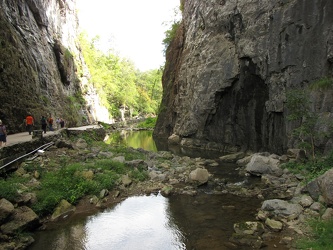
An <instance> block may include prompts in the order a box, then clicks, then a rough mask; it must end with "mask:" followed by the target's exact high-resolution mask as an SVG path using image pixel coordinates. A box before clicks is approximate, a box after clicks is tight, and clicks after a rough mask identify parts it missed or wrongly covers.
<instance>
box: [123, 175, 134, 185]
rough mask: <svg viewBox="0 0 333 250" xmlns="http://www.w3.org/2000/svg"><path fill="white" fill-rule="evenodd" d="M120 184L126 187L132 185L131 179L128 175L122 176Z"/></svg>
mask: <svg viewBox="0 0 333 250" xmlns="http://www.w3.org/2000/svg"><path fill="white" fill-rule="evenodd" d="M121 183H122V184H123V185H124V186H125V187H128V186H129V185H131V184H132V179H131V178H130V177H129V176H128V175H122V176H121Z"/></svg>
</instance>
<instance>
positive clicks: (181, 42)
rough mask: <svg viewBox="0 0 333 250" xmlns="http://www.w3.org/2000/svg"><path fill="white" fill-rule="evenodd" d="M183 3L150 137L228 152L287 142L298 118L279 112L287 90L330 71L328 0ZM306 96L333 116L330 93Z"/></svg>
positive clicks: (332, 6)
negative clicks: (290, 118) (176, 139)
mask: <svg viewBox="0 0 333 250" xmlns="http://www.w3.org/2000/svg"><path fill="white" fill-rule="evenodd" d="M183 7H184V9H183V20H182V23H181V24H180V26H179V28H178V31H177V33H176V36H175V38H174V40H173V41H172V43H171V44H170V46H169V48H168V50H167V53H166V56H167V63H166V66H165V71H164V75H163V89H164V94H163V100H162V104H161V113H160V115H159V117H158V121H157V124H156V128H155V131H154V136H155V137H165V138H167V137H169V136H170V135H173V136H175V135H178V136H179V137H180V138H182V141H184V140H186V143H184V144H182V142H181V144H182V145H184V146H192V147H196V146H200V147H206V148H209V149H218V150H224V151H229V152H232V151H239V150H241V149H242V150H243V151H244V150H247V149H251V150H253V151H270V152H275V153H280V154H281V153H284V152H285V151H286V149H287V148H288V147H293V146H294V145H292V144H293V143H294V142H293V141H291V140H290V139H289V138H288V136H287V135H289V134H290V132H291V131H292V130H293V128H295V127H296V126H298V124H292V123H290V122H288V120H287V118H286V117H287V115H288V111H287V110H286V107H285V101H286V93H287V91H288V90H291V89H294V88H305V87H307V86H308V85H309V83H311V82H313V81H315V80H318V79H321V78H323V77H327V76H329V77H331V76H332V70H333V63H332V61H333V58H332V50H333V48H332V39H333V27H332V23H333V15H332V14H333V2H332V1H329V0H315V1H305V0H301V1H296V0H286V1H272V0H265V1H261V0H254V1H237V0H232V1H217V0H209V1H199V0H185V1H183ZM312 98H313V99H312V100H311V102H312V104H313V109H315V110H316V112H318V113H322V114H326V116H327V117H332V112H333V110H332V105H331V104H332V91H327V92H325V93H319V94H317V95H312ZM320 144H321V145H320V147H322V148H325V146H329V143H328V144H327V140H326V141H322V142H320Z"/></svg>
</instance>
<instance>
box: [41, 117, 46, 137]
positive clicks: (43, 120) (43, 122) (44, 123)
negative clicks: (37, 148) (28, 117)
mask: <svg viewBox="0 0 333 250" xmlns="http://www.w3.org/2000/svg"><path fill="white" fill-rule="evenodd" d="M40 123H41V124H42V130H43V131H44V134H46V126H47V121H46V118H45V116H42V119H41V120H40Z"/></svg>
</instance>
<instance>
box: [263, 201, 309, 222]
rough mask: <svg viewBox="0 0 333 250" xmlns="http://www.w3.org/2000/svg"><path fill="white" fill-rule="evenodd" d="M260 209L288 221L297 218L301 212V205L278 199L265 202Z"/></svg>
mask: <svg viewBox="0 0 333 250" xmlns="http://www.w3.org/2000/svg"><path fill="white" fill-rule="evenodd" d="M261 209H262V210H264V211H268V212H269V213H270V214H272V215H276V216H278V217H282V218H289V219H293V218H297V217H298V216H299V215H300V214H301V213H302V211H303V208H302V206H301V205H299V204H291V203H289V202H287V201H284V200H279V199H273V200H265V201H264V202H263V204H262V206H261Z"/></svg>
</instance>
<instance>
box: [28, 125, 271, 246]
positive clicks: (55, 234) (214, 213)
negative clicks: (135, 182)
mask: <svg viewBox="0 0 333 250" xmlns="http://www.w3.org/2000/svg"><path fill="white" fill-rule="evenodd" d="M112 140H113V141H112ZM108 143H118V144H119V143H121V144H124V145H126V146H128V147H133V148H139V147H140V148H143V149H146V150H151V151H156V150H157V148H158V147H157V146H156V144H155V142H154V140H153V139H152V136H151V132H150V131H139V132H130V131H124V132H122V133H119V134H118V135H113V137H112V138H110V139H109V141H108ZM163 145H165V144H162V146H163ZM159 150H168V149H167V148H161V149H159ZM169 150H170V149H169ZM172 151H173V153H177V154H182V155H188V156H190V157H198V156H201V157H202V158H215V159H217V157H218V154H216V155H214V153H213V152H195V151H182V150H180V149H173V150H172ZM219 156H220V155H219ZM236 168H237V166H236V165H234V164H222V165H220V166H216V167H212V168H211V169H208V170H209V172H210V173H212V174H214V176H216V177H217V176H220V177H223V178H226V179H227V180H228V182H231V181H232V182H233V183H240V184H242V185H246V183H247V182H249V181H250V182H251V181H255V180H249V179H247V180H244V179H242V178H244V177H240V176H239V175H238V172H237V171H236ZM260 203H261V201H259V200H257V199H255V198H244V197H237V196H233V195H228V194H213V193H211V190H209V187H207V186H206V187H202V188H201V189H200V190H199V192H198V195H196V196H189V195H173V196H170V197H168V198H165V197H163V196H162V195H160V194H152V195H150V196H135V197H129V198H127V199H126V200H124V201H123V202H121V203H119V204H118V205H116V206H114V207H111V208H108V209H106V210H104V211H102V212H97V213H94V214H89V213H87V214H80V215H77V216H74V217H73V218H70V219H69V220H67V221H62V222H61V223H50V224H49V225H48V229H47V230H45V231H40V232H37V233H36V235H35V240H36V242H35V243H34V244H33V245H32V246H31V247H30V248H29V249H30V250H47V249H52V250H62V249H71V250H79V249H86V250H95V249H96V250H113V249H115V250H122V249H126V250H127V249H128V250H140V249H142V250H143V249H145V250H171V249H175V250H178V249H193V250H194V249H197V250H205V249H212V250H214V249H217V250H223V249H234V248H230V243H229V240H228V239H229V238H230V236H231V235H232V233H233V225H234V223H237V222H244V221H247V220H250V221H253V220H255V214H256V209H257V208H259V207H260ZM237 249H241V248H237ZM244 249H247V248H244ZM266 249H269V248H266Z"/></svg>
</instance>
